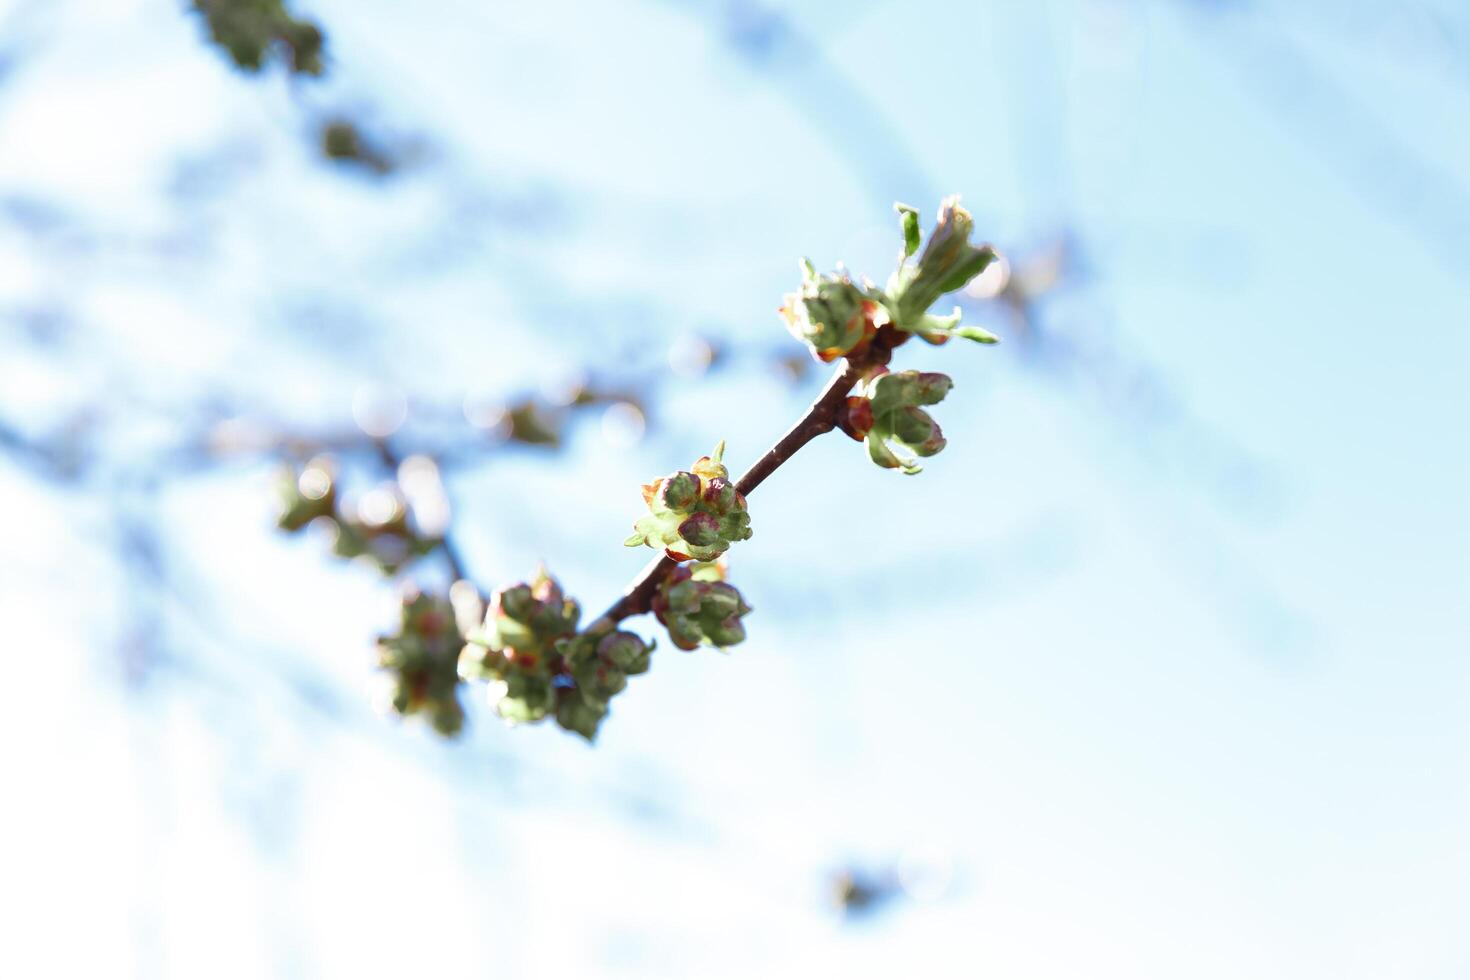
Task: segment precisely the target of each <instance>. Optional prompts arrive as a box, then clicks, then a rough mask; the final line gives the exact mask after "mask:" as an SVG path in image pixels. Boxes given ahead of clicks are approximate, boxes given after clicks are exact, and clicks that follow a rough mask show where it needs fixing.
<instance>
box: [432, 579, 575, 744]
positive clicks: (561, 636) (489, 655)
mask: <svg viewBox="0 0 1470 980" xmlns="http://www.w3.org/2000/svg"><path fill="white" fill-rule="evenodd" d="M580 616H581V609H580V608H579V607H578V606H577V602H576V600H574V599H569V598H567V597H566V596H565V595H564V594H563V593H562V590H561V586H560V585H558V584H557V583H556V580H555V579H553V578H551V576H549V575H547V574H546V572H544V571H542V572H541V573H540V574H539V575H537V576H536V578H535V580H534V581H532V582H530V583H529V584H527V583H524V582H522V583H519V584H516V585H512V586H508V587H507V588H504V589H501V590H500V591H499V592H497V593H495V595H494V596H493V597H492V598H491V600H490V607H489V608H488V609H487V610H486V611H485V622H484V624H483V626H482V627H481V629H480V630H479V631H478V632H476V633H474V634H472V635H471V636H470V638H469V643H468V644H467V645H466V646H465V648H464V651H463V652H462V653H461V655H460V658H459V673H460V676H461V677H464V678H465V679H466V680H486V681H491V682H493V684H494V687H492V690H491V700H492V702H493V703H494V704H495V710H496V712H497V713H498V714H499V715H500V716H501V717H502V718H504V719H505V720H506V721H509V722H516V723H519V722H530V721H540V720H541V719H542V718H544V717H546V715H547V714H549V713H550V712H551V711H553V710H554V709H555V708H556V685H557V682H558V677H559V676H560V675H562V674H564V673H565V665H564V664H563V662H562V657H561V655H560V654H559V653H558V652H557V649H556V646H557V643H558V641H561V640H566V639H570V638H571V637H572V636H574V635H575V634H576V632H577V619H578V618H579V617H580Z"/></svg>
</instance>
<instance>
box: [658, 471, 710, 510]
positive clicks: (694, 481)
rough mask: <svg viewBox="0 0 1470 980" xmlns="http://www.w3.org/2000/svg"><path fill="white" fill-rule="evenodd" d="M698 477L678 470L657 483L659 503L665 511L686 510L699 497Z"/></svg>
mask: <svg viewBox="0 0 1470 980" xmlns="http://www.w3.org/2000/svg"><path fill="white" fill-rule="evenodd" d="M699 482H700V481H699V477H697V476H695V475H694V474H693V473H686V472H684V471H683V470H680V471H679V472H678V473H674V474H672V475H671V476H666V477H664V478H663V479H662V480H660V481H659V486H660V489H659V494H658V500H659V503H660V504H661V505H662V506H663V507H664V508H666V509H667V510H688V509H689V508H690V507H692V506H694V501H695V500H696V499H698V497H699Z"/></svg>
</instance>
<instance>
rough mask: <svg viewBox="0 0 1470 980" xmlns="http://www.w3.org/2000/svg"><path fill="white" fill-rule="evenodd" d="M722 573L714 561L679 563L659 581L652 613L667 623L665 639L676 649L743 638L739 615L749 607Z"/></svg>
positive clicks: (725, 644)
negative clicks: (689, 564) (667, 634)
mask: <svg viewBox="0 0 1470 980" xmlns="http://www.w3.org/2000/svg"><path fill="white" fill-rule="evenodd" d="M723 575H724V573H723V571H722V570H720V569H719V568H718V567H717V566H714V565H695V566H693V567H690V566H684V565H681V566H680V567H678V568H676V569H674V570H673V571H672V572H670V573H669V576H668V577H667V578H666V579H664V580H663V582H661V583H659V587H658V591H657V592H655V593H654V596H653V604H652V605H653V614H654V615H655V616H657V617H658V621H659V622H661V623H663V624H664V625H665V626H666V627H668V630H669V639H670V640H672V641H673V642H674V646H676V647H678V648H679V649H680V650H693V649H694V648H695V647H697V646H699V645H700V644H701V643H703V644H705V645H707V646H712V647H720V648H724V647H732V646H734V645H735V644H737V643H739V642H740V641H742V640H744V639H745V626H744V625H743V624H742V623H741V622H740V617H742V616H744V615H745V614H746V613H748V612H750V607H749V606H748V605H746V604H745V599H744V597H743V596H741V594H740V590H738V589H736V588H735V587H734V586H733V585H731V584H730V583H728V582H725V581H723Z"/></svg>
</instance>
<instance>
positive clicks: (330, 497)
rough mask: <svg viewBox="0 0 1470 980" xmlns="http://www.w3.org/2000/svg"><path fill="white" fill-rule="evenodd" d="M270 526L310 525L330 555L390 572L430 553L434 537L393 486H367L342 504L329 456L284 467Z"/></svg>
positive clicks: (290, 528)
mask: <svg viewBox="0 0 1470 980" xmlns="http://www.w3.org/2000/svg"><path fill="white" fill-rule="evenodd" d="M279 495H280V512H279V514H278V516H277V518H276V525H277V526H278V527H280V528H281V530H283V531H289V532H293V533H294V532H296V531H300V530H301V529H302V528H304V527H307V526H313V527H316V528H319V529H321V530H323V531H325V532H326V534H327V536H328V537H329V538H330V540H331V544H332V553H333V554H335V555H337V556H338V557H340V558H359V557H365V558H367V559H368V560H370V561H372V562H373V563H375V564H376V565H377V566H378V567H379V568H380V569H382V570H383V572H384V573H385V574H388V575H391V574H393V573H395V572H397V571H398V570H399V569H401V568H402V567H403V566H404V565H406V564H408V563H409V562H411V561H413V560H414V559H416V558H422V557H423V556H424V555H427V554H429V553H430V552H432V551H433V550H434V549H435V548H436V547H438V546H439V543H440V539H439V538H437V537H433V536H430V535H426V534H423V533H422V532H421V531H420V530H419V529H418V528H417V527H416V526H415V524H414V522H413V520H412V517H411V514H410V513H409V507H408V504H407V502H406V501H405V500H404V497H403V494H402V492H401V491H400V490H399V489H398V487H397V485H396V484H388V485H385V486H383V487H379V488H377V489H375V490H373V491H372V492H371V493H370V494H369V495H367V496H364V497H363V498H362V499H360V500H358V501H357V502H356V503H355V504H354V505H352V506H348V505H347V504H346V503H345V502H344V501H343V500H342V499H341V495H340V494H339V492H338V487H337V476H336V467H335V465H334V464H333V462H332V460H330V459H328V458H326V457H320V456H319V457H317V458H315V459H313V460H311V461H310V462H308V463H307V464H306V465H305V466H304V467H302V468H301V469H300V470H299V471H298V470H297V469H295V468H293V467H287V468H286V469H284V470H283V471H282V473H281V477H280V484H279Z"/></svg>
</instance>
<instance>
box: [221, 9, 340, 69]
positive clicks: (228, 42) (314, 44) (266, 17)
mask: <svg viewBox="0 0 1470 980" xmlns="http://www.w3.org/2000/svg"><path fill="white" fill-rule="evenodd" d="M194 9H195V10H197V11H199V12H200V13H201V14H203V15H204V20H205V23H207V24H208V25H209V35H210V38H211V39H213V41H214V42H215V43H216V44H218V45H220V46H221V47H222V48H224V49H225V50H226V51H228V52H229V54H230V58H231V59H232V60H233V61H234V62H235V64H236V65H238V66H240V67H241V68H243V69H245V70H246V71H260V70H261V68H263V67H264V66H265V63H266V61H267V60H269V59H270V58H271V57H272V55H275V54H279V55H280V57H281V60H282V61H284V62H285V63H286V65H287V66H288V67H289V68H290V69H291V71H293V72H296V73H298V74H303V75H320V74H321V73H322V46H323V44H324V42H325V39H324V38H323V37H322V32H321V28H319V27H317V25H316V24H314V23H312V22H311V21H309V20H302V19H300V18H297V17H293V16H291V14H290V13H289V12H287V10H286V7H285V5H284V3H283V2H282V0H194Z"/></svg>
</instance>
